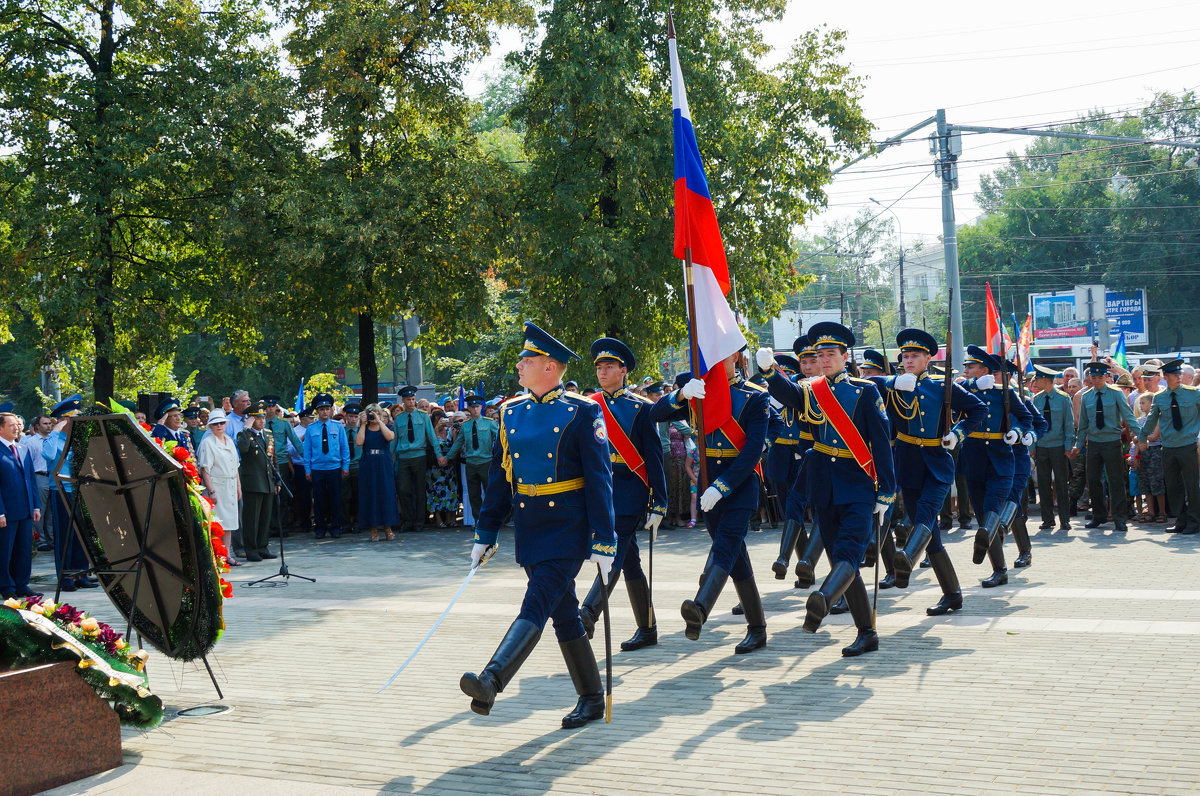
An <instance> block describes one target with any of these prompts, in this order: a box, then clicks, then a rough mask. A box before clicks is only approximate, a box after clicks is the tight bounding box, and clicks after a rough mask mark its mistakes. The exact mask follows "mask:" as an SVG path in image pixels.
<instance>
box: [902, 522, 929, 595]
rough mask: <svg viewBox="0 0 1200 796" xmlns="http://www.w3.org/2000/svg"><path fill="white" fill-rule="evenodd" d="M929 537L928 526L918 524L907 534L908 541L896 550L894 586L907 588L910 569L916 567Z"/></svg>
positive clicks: (910, 573)
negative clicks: (901, 548)
mask: <svg viewBox="0 0 1200 796" xmlns="http://www.w3.org/2000/svg"><path fill="white" fill-rule="evenodd" d="M931 539H933V531H931V530H929V526H927V525H918V526H917V527H916V528H913V532H912V533H911V534H909V536H908V543H907V544H906V545H904V549H903V550H897V551H896V586H897V587H898V588H901V589H906V588H908V579H909V578H910V577H912V571H913V570H914V569H915V568H916V567H917V562H918V561H920V560H921V556H922V555H924V553H925V548H926V547H928V546H929V542H930V540H931Z"/></svg>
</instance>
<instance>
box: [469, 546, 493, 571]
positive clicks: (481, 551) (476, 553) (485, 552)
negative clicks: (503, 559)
mask: <svg viewBox="0 0 1200 796" xmlns="http://www.w3.org/2000/svg"><path fill="white" fill-rule="evenodd" d="M495 554H496V545H494V544H482V543H480V542H476V543H475V545H474V546H473V547H472V548H471V569H475V568H477V567H479V566H482V565H483V563H484V562H485V561H487V560H488V559H489V558H491V557H492V556H494V555H495Z"/></svg>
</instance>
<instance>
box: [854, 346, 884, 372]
mask: <svg viewBox="0 0 1200 796" xmlns="http://www.w3.org/2000/svg"><path fill="white" fill-rule="evenodd" d="M858 372H859V375H861V376H862V377H863V378H864V379H872V378H875V377H876V376H886V375H887V372H888V367H887V357H885V356H884V355H883V354H881V353H879V352H878V351H876V350H875V349H874V348H868V349H867V350H866V351H863V361H862V362H860V363H858Z"/></svg>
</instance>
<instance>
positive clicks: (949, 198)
mask: <svg viewBox="0 0 1200 796" xmlns="http://www.w3.org/2000/svg"><path fill="white" fill-rule="evenodd" d="M936 118H937V133H936V136H935V137H934V138H933V140H931V141H930V147H929V148H930V150H931V154H937V157H938V159H937V161H936V162H935V163H934V173H935V174H937V175H938V176H939V177H941V178H942V251H943V254H944V257H945V263H946V286H947V287H948V288H949V289H950V290H951V291H953V293H954V299H955V301H954V303H953V304H951V305H950V333H951V334H952V335H953V336H954V349H955V350H953V351H950V350H947V351H946V372H947V373H950V372H951V371H953V370H954V366H955V364H956V363H961V362H962V358H961V356H960V355H959V352H960V351H962V350H965V339H964V338H963V326H962V298H961V296H962V290H961V289H960V288H959V284H958V231H957V229H956V227H955V223H954V189H955V188H957V187H958V165H957V163H956V161H957V160H958V156H959V155H960V154H962V137H961V136H960V135H959V134H958V133H957V132H952V131H951V129H950V125H948V124H946V110H945V109H944V108H939V109H938V112H937V116H936ZM935 147H936V153H934V152H933V151H932V150H934V149H935Z"/></svg>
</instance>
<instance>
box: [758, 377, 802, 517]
mask: <svg viewBox="0 0 1200 796" xmlns="http://www.w3.org/2000/svg"><path fill="white" fill-rule="evenodd" d="M783 378H786V376H785V377H783ZM769 389H770V388H769V387H768V390H769ZM772 409H773V411H775V413H776V414H777V415H778V418H779V419H778V421H775V419H774V418H772V421H773V422H772V423H771V424H770V431H769V434H768V438H769V439H770V442H771V447H770V449H769V450H768V451H767V462H766V468H765V470H764V474H765V475H766V476H767V478H768V479H770V480H771V481H772V482H774V483H775V484H776V487H775V494H776V496H777V497H778V498H779V502H780V507H781V508H782V509H783V516H784V518H785V519H789V520H796V521H797V522H800V521H801V519H802V516H803V513H804V502H805V501H804V499H803V493H802V492H801V491H800V490H796V491H795V492H793V488H794V487H795V485H796V476H797V475H798V474H799V473H800V459H801V457H802V456H803V455H804V452H805V451H806V450H808V449H809V448H810V447H812V434H810V433H808V426H807V425H806V424H805V423H804V422H803V420H801V418H800V413H799V412H797V411H796V410H795V409H793V408H792V407H790V406H782V407H781V408H780V409H778V410H774V408H773V407H772ZM793 501H798V502H799V504H800V505H799V506H793V505H792V502H793ZM796 509H798V511H799V513H798V514H795V513H794V512H795V510H796Z"/></svg>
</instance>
